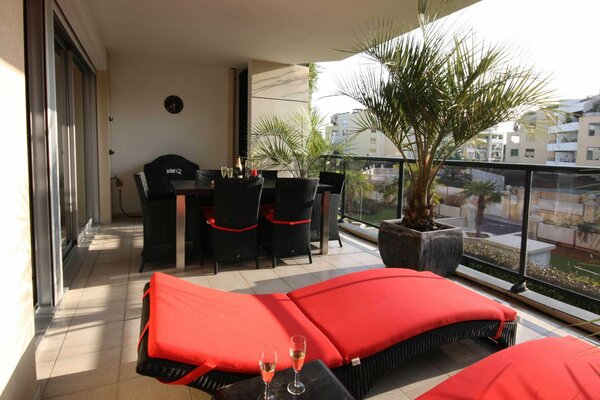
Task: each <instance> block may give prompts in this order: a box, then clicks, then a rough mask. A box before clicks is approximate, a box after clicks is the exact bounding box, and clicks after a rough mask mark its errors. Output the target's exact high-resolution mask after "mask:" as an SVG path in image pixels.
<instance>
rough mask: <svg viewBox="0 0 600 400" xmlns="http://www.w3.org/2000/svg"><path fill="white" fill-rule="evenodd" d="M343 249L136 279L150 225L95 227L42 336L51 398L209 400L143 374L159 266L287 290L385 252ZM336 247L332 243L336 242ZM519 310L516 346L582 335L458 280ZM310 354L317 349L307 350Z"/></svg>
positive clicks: (411, 376) (431, 370)
mask: <svg viewBox="0 0 600 400" xmlns="http://www.w3.org/2000/svg"><path fill="white" fill-rule="evenodd" d="M343 241H344V247H342V248H338V247H337V246H336V245H334V244H332V247H330V251H329V253H330V254H329V255H327V256H319V255H316V254H315V256H314V258H313V264H307V263H306V261H305V259H304V258H300V259H297V260H295V259H287V260H286V261H285V263H283V264H282V265H281V266H278V267H277V268H275V269H272V268H271V264H270V259H268V258H266V257H265V258H263V259H261V268H260V269H259V270H256V269H255V268H254V263H253V262H249V263H244V264H240V265H230V266H223V267H222V269H221V272H220V273H219V274H218V275H216V276H215V275H213V274H212V263H211V261H210V260H207V261H206V262H205V265H203V266H200V265H188V266H187V268H186V271H185V272H182V273H177V272H176V271H175V268H173V266H172V265H169V264H164V265H158V264H149V265H148V266H147V272H144V273H141V274H140V273H138V268H139V264H140V251H141V248H142V226H141V224H140V222H139V220H137V219H131V220H123V221H120V222H115V223H113V224H111V225H107V226H102V227H100V228H95V229H94V231H93V232H92V235H91V238H90V240H89V242H87V245H86V246H82V248H81V249H80V253H79V254H78V260H79V261H78V262H79V263H80V265H81V268H80V270H79V272H78V274H77V276H76V277H75V279H74V280H73V281H72V282H71V284H70V288H69V290H68V292H67V293H66V294H65V297H64V299H63V301H62V303H61V305H60V307H59V309H58V310H57V312H56V314H55V317H54V321H53V322H52V324H51V325H50V327H49V328H48V331H47V332H46V334H45V336H44V337H42V338H41V339H40V343H39V345H38V348H37V352H36V360H37V376H38V379H39V382H40V384H41V388H42V398H44V399H56V400H58V399H62V400H65V399H86V400H94V399H119V400H127V399H147V400H151V399H157V400H158V399H161V400H164V399H186V400H199V399H210V396H209V395H208V394H206V393H203V392H201V391H199V390H196V389H191V388H188V387H186V386H173V385H165V384H162V383H159V382H158V381H156V380H154V379H152V378H148V377H143V376H140V375H137V374H136V372H135V365H136V359H137V350H136V349H137V340H138V335H139V329H140V312H141V304H142V303H141V295H142V289H143V286H144V284H145V283H146V282H147V281H148V279H149V278H150V275H151V274H152V272H153V271H154V270H159V271H161V272H166V273H169V274H173V275H176V276H180V277H183V278H184V279H186V280H188V281H190V282H193V283H196V284H199V285H204V286H207V287H212V288H217V289H221V290H227V291H233V292H238V293H271V292H286V291H290V290H293V289H297V288H300V287H303V286H306V285H309V284H312V283H315V282H319V281H323V280H326V279H329V278H332V277H335V276H339V275H342V274H346V273H349V272H354V271H360V270H364V269H368V268H382V267H383V264H382V263H381V259H380V257H379V254H378V251H377V247H376V246H375V245H373V244H372V243H370V242H366V241H364V240H361V239H358V238H356V237H355V236H352V235H347V234H344V235H343ZM332 243H333V242H332ZM453 280H454V281H456V282H457V283H458V284H460V285H464V286H466V287H468V288H470V289H472V290H475V291H477V292H479V293H481V294H483V295H485V296H488V297H491V298H493V299H494V300H496V301H499V302H501V303H504V304H508V305H510V306H511V307H513V308H515V309H516V310H517V311H518V315H519V319H518V322H519V324H518V325H519V326H518V329H517V343H521V342H525V341H528V340H532V339H536V338H540V337H551V336H564V335H566V334H571V335H576V336H580V335H581V333H578V332H575V331H574V330H572V329H570V328H565V324H564V323H561V322H558V321H556V320H553V319H552V318H549V317H547V316H544V315H542V314H540V313H539V312H537V311H534V310H532V309H530V308H529V307H527V306H525V305H523V304H522V303H519V302H515V301H513V300H510V299H508V298H505V297H503V296H501V295H498V294H494V293H492V292H488V291H486V290H484V289H482V288H481V287H476V286H474V285H473V284H472V283H469V282H467V281H465V280H462V279H460V278H453ZM308 351H310V348H309V349H308ZM495 351H497V348H496V347H495V346H493V345H491V343H489V342H487V341H483V340H465V341H462V342H458V343H455V344H451V345H447V346H443V347H441V348H439V349H437V350H434V351H431V352H429V353H426V354H425V355H423V356H421V357H418V358H415V359H413V360H412V361H410V362H408V363H406V364H404V365H403V366H402V367H401V368H399V369H397V370H395V371H393V372H392V373H390V374H389V375H388V376H386V377H385V378H384V379H383V380H381V381H380V382H379V383H378V384H377V386H376V387H374V388H373V389H372V390H371V391H370V393H369V395H368V396H367V398H368V399H377V400H385V399H395V400H398V399H413V398H415V397H417V396H419V395H420V394H422V393H424V392H425V391H427V390H429V389H430V388H432V387H434V386H435V385H437V384H438V383H440V382H442V381H444V380H445V379H447V378H448V377H449V376H452V375H454V374H455V373H457V372H458V371H460V370H461V369H463V368H465V367H467V366H469V365H471V364H472V363H474V362H476V361H478V360H480V359H482V358H484V357H486V356H487V355H489V354H491V353H492V352H495Z"/></svg>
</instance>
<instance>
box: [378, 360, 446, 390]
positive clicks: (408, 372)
mask: <svg viewBox="0 0 600 400" xmlns="http://www.w3.org/2000/svg"><path fill="white" fill-rule="evenodd" d="M389 376H390V378H391V379H392V380H393V381H394V383H395V384H396V385H397V386H398V387H399V388H400V389H401V391H402V392H403V393H404V394H406V395H407V396H408V397H410V398H415V397H417V396H419V395H421V394H423V393H425V392H426V391H427V390H429V389H431V388H433V387H434V386H436V385H438V384H439V383H441V382H443V381H445V380H446V379H448V375H447V374H445V373H443V372H442V371H440V370H439V369H438V368H436V367H435V366H434V365H433V364H431V363H430V362H428V361H427V360H425V359H424V358H423V357H418V358H416V359H413V360H411V361H409V362H407V363H405V364H403V365H402V366H401V367H400V368H397V369H396V370H394V371H392V373H391V374H390V375H389Z"/></svg>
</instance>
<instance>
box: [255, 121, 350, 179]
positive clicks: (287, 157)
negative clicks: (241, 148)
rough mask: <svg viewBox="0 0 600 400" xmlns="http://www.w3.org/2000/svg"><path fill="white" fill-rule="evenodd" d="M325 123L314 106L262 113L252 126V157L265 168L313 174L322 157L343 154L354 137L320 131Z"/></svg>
mask: <svg viewBox="0 0 600 400" xmlns="http://www.w3.org/2000/svg"><path fill="white" fill-rule="evenodd" d="M323 125H324V117H322V116H320V115H319V114H318V113H317V112H316V111H314V110H311V111H309V112H308V113H301V112H297V113H294V114H292V115H290V116H289V117H288V118H283V117H280V116H278V115H265V116H262V117H260V118H259V119H258V120H257V122H256V123H255V124H254V125H253V126H252V137H253V141H252V147H251V157H250V158H251V159H253V160H256V161H260V162H262V164H263V168H270V167H282V168H283V169H284V170H287V171H289V172H291V173H292V175H293V176H295V177H299V178H306V177H308V176H311V175H314V174H315V173H317V171H319V170H320V169H321V167H322V163H323V160H322V158H321V157H323V156H327V155H333V154H344V153H345V152H346V151H347V150H348V148H349V147H350V146H351V144H352V141H353V140H354V136H353V135H350V136H344V137H342V138H341V139H340V140H337V141H333V140H332V138H331V135H328V134H325V135H323V134H322V133H321V131H322V128H323Z"/></svg>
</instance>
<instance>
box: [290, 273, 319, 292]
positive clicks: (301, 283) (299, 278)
mask: <svg viewBox="0 0 600 400" xmlns="http://www.w3.org/2000/svg"><path fill="white" fill-rule="evenodd" d="M282 279H283V280H284V281H285V283H286V284H287V285H288V286H289V287H290V288H291V290H296V289H300V288H303V287H305V286H308V285H312V284H313V283H318V282H320V280H319V278H317V277H316V276H314V275H313V274H311V273H308V272H306V273H305V274H301V275H288V276H285V277H282Z"/></svg>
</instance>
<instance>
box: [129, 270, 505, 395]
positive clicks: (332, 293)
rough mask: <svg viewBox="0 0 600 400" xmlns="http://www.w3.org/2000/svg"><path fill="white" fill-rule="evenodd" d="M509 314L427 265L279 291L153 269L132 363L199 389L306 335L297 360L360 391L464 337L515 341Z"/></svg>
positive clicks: (281, 363)
mask: <svg viewBox="0 0 600 400" xmlns="http://www.w3.org/2000/svg"><path fill="white" fill-rule="evenodd" d="M515 319H516V313H515V311H514V310H512V309H510V308H508V307H505V306H503V305H501V304H499V303H497V302H495V301H493V300H490V299H488V298H486V297H483V296H481V295H479V294H477V293H475V292H472V291H470V290H468V289H466V288H463V287H461V286H459V285H457V284H455V283H453V282H451V281H448V280H446V279H444V278H441V277H439V276H437V275H435V274H433V273H430V272H417V271H413V270H406V269H396V268H388V269H376V270H369V271H362V272H357V273H353V274H348V275H344V276H341V277H338V278H334V279H331V280H328V281H325V282H321V283H318V284H314V285H310V286H307V287H304V288H302V289H298V290H295V291H292V292H290V293H287V294H283V293H275V294H265V295H251V294H239V293H230V292H222V291H219V290H215V289H209V288H205V287H201V286H197V285H194V284H192V283H189V282H186V281H184V280H182V279H179V278H175V277H172V276H169V275H165V274H161V273H155V274H154V275H153V276H152V278H151V280H150V282H149V284H148V285H146V290H145V295H144V300H143V309H142V329H141V335H140V342H139V346H138V363H137V372H138V373H140V374H142V375H148V376H152V377H156V378H158V379H159V380H161V381H162V382H164V383H169V384H184V385H189V386H192V387H195V388H198V389H201V390H203V391H205V392H208V393H214V392H215V391H216V390H217V389H219V388H220V387H222V386H225V385H228V384H231V383H234V382H237V381H240V380H243V379H246V378H249V377H251V376H256V375H258V372H259V371H258V356H257V354H258V349H259V348H260V344H262V343H271V344H273V345H274V346H275V347H276V348H278V349H279V351H280V353H281V356H280V357H279V360H278V365H277V369H279V370H280V369H285V368H288V367H290V366H291V361H290V360H289V357H285V356H284V354H285V353H286V352H287V348H288V345H289V337H290V336H291V335H294V334H302V335H304V336H305V337H306V338H307V354H306V357H307V360H306V361H307V362H308V361H311V360H314V359H321V360H322V361H323V362H324V363H325V364H326V365H327V366H328V367H329V368H331V369H332V371H333V372H334V374H335V375H336V376H337V377H338V378H339V379H340V381H341V382H342V383H343V384H344V385H345V386H346V387H347V388H348V390H349V391H350V392H351V393H352V394H353V395H354V396H355V397H356V398H359V399H360V398H363V397H364V396H365V394H366V393H367V392H368V391H369V389H370V388H371V387H372V386H373V385H374V384H375V383H376V382H377V380H378V379H379V378H381V377H383V376H384V375H385V374H386V373H387V372H388V371H389V370H391V369H393V368H396V367H398V366H399V365H400V364H401V363H402V362H404V361H405V360H407V359H409V358H411V357H413V356H415V355H417V354H420V353H423V352H426V351H428V350H430V349H433V348H435V347H438V346H440V345H444V344H447V343H452V342H455V341H458V340H462V339H466V338H477V337H483V338H490V339H492V340H494V341H496V342H497V343H498V344H500V345H501V346H504V347H506V346H511V345H513V344H514V342H515V334H516V322H515Z"/></svg>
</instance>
